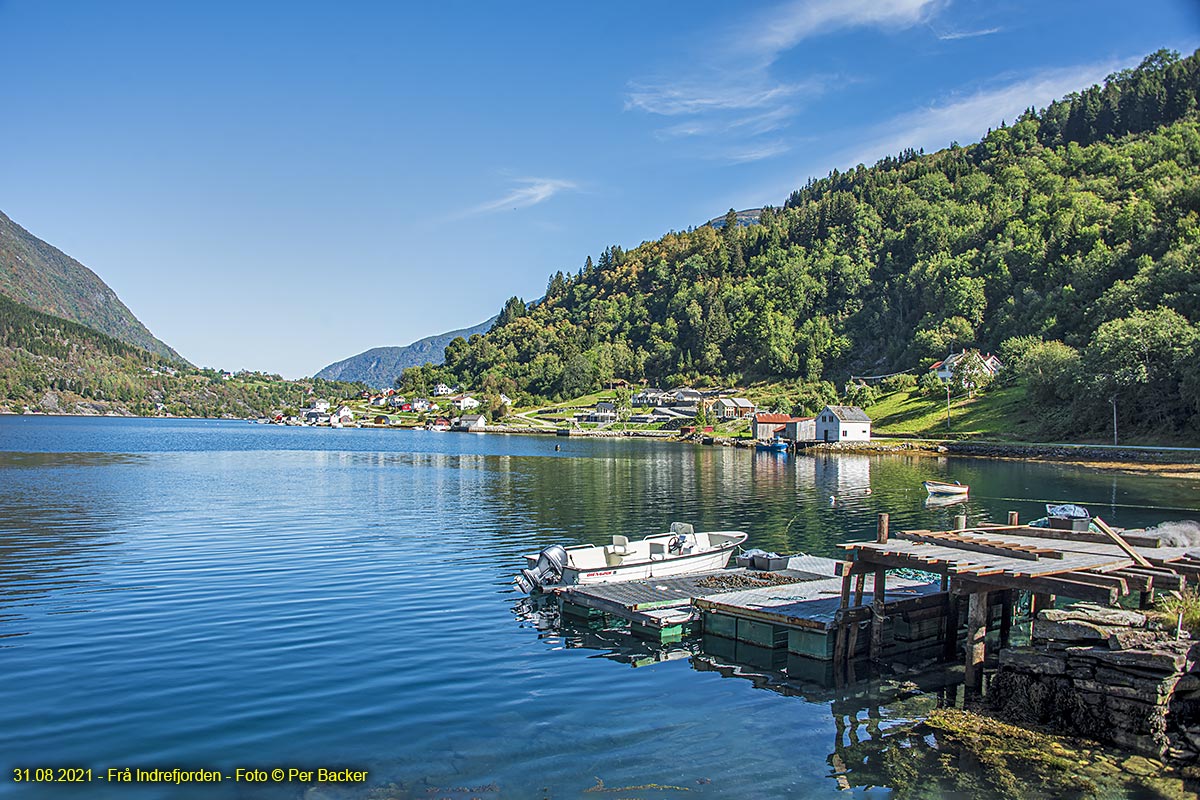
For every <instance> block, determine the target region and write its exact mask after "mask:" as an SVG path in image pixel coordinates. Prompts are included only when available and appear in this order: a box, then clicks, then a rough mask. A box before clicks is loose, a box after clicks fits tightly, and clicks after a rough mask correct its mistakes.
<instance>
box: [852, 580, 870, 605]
mask: <svg viewBox="0 0 1200 800" xmlns="http://www.w3.org/2000/svg"><path fill="white" fill-rule="evenodd" d="M866 583H867V574H866V573H865V572H860V573H858V574H857V575H855V576H854V605H856V606H861V605H862V596H863V589H864V588H865V586H866Z"/></svg>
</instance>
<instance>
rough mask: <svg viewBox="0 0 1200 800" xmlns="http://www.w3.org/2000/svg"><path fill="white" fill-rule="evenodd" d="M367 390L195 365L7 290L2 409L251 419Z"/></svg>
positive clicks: (0, 317)
mask: <svg viewBox="0 0 1200 800" xmlns="http://www.w3.org/2000/svg"><path fill="white" fill-rule="evenodd" d="M363 388H365V387H363V386H362V385H360V384H345V383H329V382H326V381H318V380H314V381H285V380H283V379H282V378H280V377H279V376H278V375H263V374H260V373H239V374H238V375H233V376H229V375H225V374H222V373H220V372H217V371H215V370H200V369H196V368H194V367H190V366H187V365H185V364H183V363H181V362H179V361H176V360H174V359H169V358H167V357H165V356H162V355H159V354H157V353H151V352H149V351H147V350H143V349H141V348H139V347H134V346H133V345H130V344H127V343H125V342H122V341H119V340H117V339H115V338H113V337H111V336H108V335H106V334H103V333H99V332H97V331H94V330H92V329H91V328H89V327H86V326H84V325H80V324H79V323H77V322H72V321H70V320H65V319H62V318H59V317H54V316H51V315H49V314H43V313H42V312H40V311H36V310H34V309H32V308H29V307H27V306H23V305H21V304H19V303H15V302H13V301H12V300H9V299H8V298H7V297H3V296H0V412H4V411H11V412H20V411H22V410H23V409H24V408H29V409H32V410H36V411H45V412H51V413H64V414H111V413H115V414H137V415H151V416H153V415H156V414H174V415H176V416H193V417H220V416H236V417H249V416H260V415H264V414H270V413H272V412H276V411H282V410H284V409H287V408H299V407H300V406H302V405H305V404H306V403H307V402H308V401H309V399H310V395H309V391H310V390H311V391H312V392H313V393H314V395H315V396H317V397H328V398H330V399H333V400H336V399H338V398H341V397H346V396H350V395H354V394H357V393H358V392H359V391H361V390H362V389H363Z"/></svg>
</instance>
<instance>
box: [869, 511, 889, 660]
mask: <svg viewBox="0 0 1200 800" xmlns="http://www.w3.org/2000/svg"><path fill="white" fill-rule="evenodd" d="M888 520H889V516H888V515H887V514H880V515H879V520H878V525H877V527H876V531H875V541H876V542H877V543H879V544H887V540H888ZM886 584H887V569H886V568H884V567H879V568H877V569H876V570H875V586H874V589H875V601H874V603H872V604H871V612H872V613H871V660H872V661H878V660H879V657H880V655H882V653H883V601H884V597H885V594H886Z"/></svg>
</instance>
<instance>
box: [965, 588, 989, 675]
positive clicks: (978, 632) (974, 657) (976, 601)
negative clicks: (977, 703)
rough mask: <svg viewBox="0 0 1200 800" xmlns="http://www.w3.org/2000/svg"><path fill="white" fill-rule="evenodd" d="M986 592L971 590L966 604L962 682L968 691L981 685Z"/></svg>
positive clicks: (985, 622)
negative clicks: (964, 669) (965, 656)
mask: <svg viewBox="0 0 1200 800" xmlns="http://www.w3.org/2000/svg"><path fill="white" fill-rule="evenodd" d="M987 613H988V593H987V592H972V593H971V599H970V601H969V604H968V605H967V662H966V671H965V673H964V683H965V684H966V687H967V689H968V690H970V691H978V690H979V689H980V688H981V687H982V685H983V660H984V657H985V656H986V654H987Z"/></svg>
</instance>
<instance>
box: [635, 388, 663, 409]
mask: <svg viewBox="0 0 1200 800" xmlns="http://www.w3.org/2000/svg"><path fill="white" fill-rule="evenodd" d="M662 395H663V391H662V389H656V388H647V389H642V390H641V391H640V392H638V393H637V394H635V395H634V396H633V397H632V398H630V402H631V403H633V405H635V406H657V405H661V404H660V403H659V400H660V399H662Z"/></svg>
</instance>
